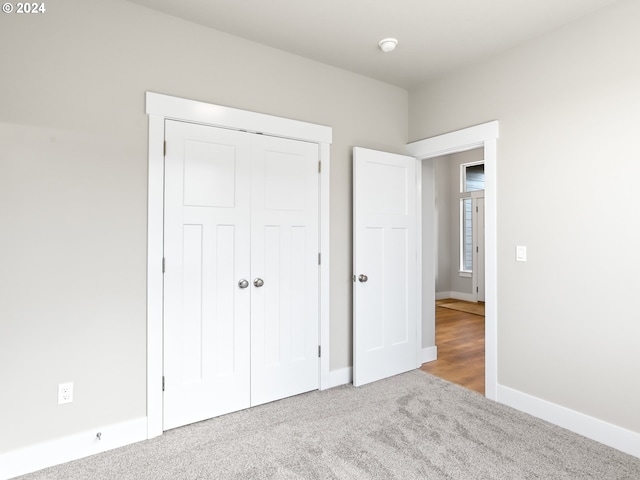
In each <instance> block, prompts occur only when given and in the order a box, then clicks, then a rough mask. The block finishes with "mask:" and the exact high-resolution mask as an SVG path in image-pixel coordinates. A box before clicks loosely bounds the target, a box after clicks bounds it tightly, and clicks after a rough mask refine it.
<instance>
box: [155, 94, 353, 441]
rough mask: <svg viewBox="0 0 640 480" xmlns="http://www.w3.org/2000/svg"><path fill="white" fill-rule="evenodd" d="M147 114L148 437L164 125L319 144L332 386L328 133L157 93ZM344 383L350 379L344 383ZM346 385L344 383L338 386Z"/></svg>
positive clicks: (323, 312)
mask: <svg viewBox="0 0 640 480" xmlns="http://www.w3.org/2000/svg"><path fill="white" fill-rule="evenodd" d="M145 112H146V113H147V114H148V115H149V184H148V215H149V217H148V220H147V222H148V223H147V225H148V227H147V233H148V237H147V242H148V247H147V252H148V254H147V417H148V431H147V436H148V438H152V437H155V436H158V435H162V431H163V429H162V363H163V358H162V296H163V291H162V289H163V275H162V268H161V267H162V255H163V240H162V238H163V221H164V219H163V189H164V123H165V120H167V119H171V120H178V121H185V122H192V123H200V124H203V125H211V126H217V127H222V128H231V129H238V130H246V131H249V132H259V133H263V134H266V135H272V136H277V137H282V138H291V139H295V140H302V141H306V142H313V143H317V144H319V150H320V160H321V162H322V163H321V165H322V172H321V174H320V196H321V197H320V253H321V255H322V262H321V265H320V276H321V277H320V342H321V343H320V345H321V348H322V352H323V354H322V357H321V359H320V377H319V387H320V388H321V389H325V388H330V386H332V385H333V386H335V385H334V380H333V375H332V374H331V372H330V371H329V364H330V355H329V353H330V351H331V350H330V348H331V345H330V338H331V337H330V334H329V327H330V321H329V312H330V299H329V279H330V264H331V257H330V251H329V246H330V235H329V227H330V218H329V212H330V210H329V207H330V203H329V200H330V196H329V192H330V175H329V174H330V172H331V159H330V143H331V140H332V135H333V134H332V128H331V127H326V126H323V125H315V124H312V123H307V122H301V121H298V120H290V119H286V118H280V117H274V116H271V115H265V114H262V113H255V112H248V111H245V110H238V109H235V108H229V107H223V106H219V105H211V104H208V103H203V102H198V101H195V100H186V99H183V98H178V97H171V96H168V95H161V94H158V93H152V92H147V93H146V110H145ZM349 381H350V380H349ZM344 383H348V382H344Z"/></svg>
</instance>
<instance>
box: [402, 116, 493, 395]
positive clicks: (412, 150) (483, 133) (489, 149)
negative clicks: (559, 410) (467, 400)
mask: <svg viewBox="0 0 640 480" xmlns="http://www.w3.org/2000/svg"><path fill="white" fill-rule="evenodd" d="M498 127H499V126H498V121H492V122H488V123H483V124H481V125H476V126H474V127H469V128H465V129H462V130H458V131H456V132H451V133H445V134H443V135H438V136H437V137H432V138H427V139H425V140H419V141H417V142H412V143H409V144H408V145H407V152H408V153H409V154H410V155H413V156H414V157H416V158H417V159H418V160H425V159H427V158H434V157H439V156H442V155H449V154H451V153H457V152H463V151H466V150H471V149H474V148H478V147H484V164H485V168H484V170H485V172H484V176H485V202H484V203H485V205H484V206H485V300H486V307H485V395H486V397H487V398H489V399H492V400H495V399H496V395H497V386H498V328H497V326H498V315H497V308H498V297H497V287H498V276H497V265H498V262H497V259H498V249H497V201H496V194H497V188H496V187H497V185H496V181H497V176H496V163H497V152H496V143H497V139H498V136H499V128H498ZM421 267H422V266H421V265H418V268H421ZM421 274H422V273H421V272H420V273H419V275H421Z"/></svg>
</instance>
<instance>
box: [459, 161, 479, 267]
mask: <svg viewBox="0 0 640 480" xmlns="http://www.w3.org/2000/svg"><path fill="white" fill-rule="evenodd" d="M480 190H484V162H474V163H465V164H462V165H460V194H461V198H460V271H461V272H465V273H470V272H472V271H473V204H474V202H473V198H471V195H469V193H470V192H477V191H480Z"/></svg>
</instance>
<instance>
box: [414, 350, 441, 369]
mask: <svg viewBox="0 0 640 480" xmlns="http://www.w3.org/2000/svg"><path fill="white" fill-rule="evenodd" d="M418 355H419V356H418V362H419V363H420V365H422V364H423V363H427V362H433V361H434V360H437V359H438V347H427V348H423V349H421V350H420V353H419V354H418Z"/></svg>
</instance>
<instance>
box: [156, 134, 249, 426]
mask: <svg viewBox="0 0 640 480" xmlns="http://www.w3.org/2000/svg"><path fill="white" fill-rule="evenodd" d="M250 137H251V136H250V135H248V134H246V133H242V132H236V131H232V130H223V129H218V128H212V127H205V126H202V125H194V124H189V123H181V122H173V121H167V122H166V141H167V153H166V156H165V259H166V271H165V278H164V280H165V292H164V294H165V295H164V376H165V391H164V429H165V430H167V429H170V428H174V427H177V426H181V425H185V424H188V423H193V422H197V421H200V420H203V419H206V418H211V417H214V416H217V415H221V414H224V413H228V412H231V411H235V410H239V409H242V408H246V407H248V406H249V404H250V392H249V389H250V348H249V342H250V331H249V329H250V291H249V289H240V288H239V286H238V281H239V280H240V279H242V278H247V279H249V278H250V262H249V255H250V220H249V219H250V207H251V205H250V180H249V178H250V168H251V161H250V158H251V157H250V143H249V140H250Z"/></svg>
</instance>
